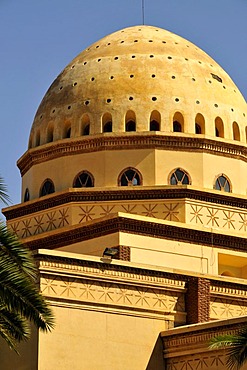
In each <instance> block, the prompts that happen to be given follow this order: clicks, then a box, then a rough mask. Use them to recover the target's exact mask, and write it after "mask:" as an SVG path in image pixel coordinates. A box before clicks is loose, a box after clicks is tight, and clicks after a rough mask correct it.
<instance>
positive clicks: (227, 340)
mask: <svg viewBox="0 0 247 370" xmlns="http://www.w3.org/2000/svg"><path fill="white" fill-rule="evenodd" d="M222 347H227V362H226V365H227V368H228V369H229V370H233V369H236V370H239V369H240V368H241V367H242V366H243V365H244V364H245V362H246V360H247V327H244V328H243V329H242V330H240V331H239V333H238V334H236V335H230V334H226V335H218V336H217V337H214V338H212V339H211V341H210V349H219V348H222Z"/></svg>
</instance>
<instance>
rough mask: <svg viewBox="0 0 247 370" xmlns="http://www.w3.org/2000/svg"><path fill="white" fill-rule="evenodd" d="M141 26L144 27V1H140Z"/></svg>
mask: <svg viewBox="0 0 247 370" xmlns="http://www.w3.org/2000/svg"><path fill="white" fill-rule="evenodd" d="M142 24H143V25H144V0H142Z"/></svg>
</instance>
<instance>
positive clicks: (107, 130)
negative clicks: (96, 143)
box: [103, 121, 112, 132]
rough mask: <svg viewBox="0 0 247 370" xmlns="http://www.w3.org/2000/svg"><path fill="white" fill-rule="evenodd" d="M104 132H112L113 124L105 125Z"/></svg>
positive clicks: (107, 123) (109, 122)
mask: <svg viewBox="0 0 247 370" xmlns="http://www.w3.org/2000/svg"><path fill="white" fill-rule="evenodd" d="M103 132H112V122H111V121H108V122H106V123H105V124H104V127H103Z"/></svg>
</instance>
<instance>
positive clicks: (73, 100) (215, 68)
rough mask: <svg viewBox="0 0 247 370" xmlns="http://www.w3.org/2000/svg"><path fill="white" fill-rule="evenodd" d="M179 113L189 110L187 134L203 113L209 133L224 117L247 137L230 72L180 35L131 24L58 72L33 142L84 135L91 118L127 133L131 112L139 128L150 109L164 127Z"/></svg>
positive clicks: (95, 128)
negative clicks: (219, 119)
mask: <svg viewBox="0 0 247 370" xmlns="http://www.w3.org/2000/svg"><path fill="white" fill-rule="evenodd" d="M176 112H180V114H182V115H183V119H184V133H185V134H186V133H189V134H193V133H195V117H196V115H197V114H200V115H202V116H203V118H204V120H205V127H206V128H205V132H204V133H205V134H208V135H211V136H213V135H215V126H214V122H215V119H216V117H220V118H221V120H222V121H223V123H224V125H225V134H224V137H225V138H227V139H232V125H233V122H237V124H238V125H239V126H240V141H243V142H245V127H246V126H247V112H246V102H245V100H244V98H243V96H242V95H241V93H240V92H239V90H238V88H237V87H236V85H235V84H234V83H233V81H232V80H231V78H230V77H229V76H228V74H227V73H226V72H225V71H224V70H223V69H222V68H221V67H220V66H219V65H218V64H217V63H216V62H215V61H214V60H213V59H212V58H211V57H209V56H208V55H207V54H206V53H205V52H203V51H202V50H201V49H199V48H198V47H196V46H195V45H194V44H192V43H191V42H189V41H187V40H185V39H183V38H182V37H180V36H177V35H175V34H173V33H171V32H169V31H165V30H163V29H160V28H156V27H151V26H135V27H130V28H126V29H124V30H120V31H117V32H115V33H113V34H111V35H108V36H106V37H104V38H103V39H101V40H100V41H98V42H96V43H95V44H93V45H91V46H90V47H89V48H88V49H86V50H84V51H83V52H82V53H80V54H79V55H78V56H77V57H76V58H75V59H74V60H73V61H72V62H71V63H70V64H69V65H68V66H67V67H66V68H65V69H64V70H63V71H62V72H61V74H60V75H59V76H58V77H57V78H56V79H55V81H54V82H53V83H52V85H51V87H50V88H49V90H48V91H47V93H46V94H45V96H44V98H43V100H42V102H41V104H40V106H39V108H38V111H37V113H36V116H35V119H34V123H33V126H32V130H31V136H30V147H36V146H39V145H42V144H46V143H47V142H48V141H56V140H60V139H63V138H66V130H68V129H69V130H70V133H69V137H72V138H73V137H79V136H81V135H82V130H83V125H84V126H85V124H87V123H90V131H89V132H90V135H91V134H99V133H102V131H103V129H102V127H103V126H102V125H103V121H104V120H105V121H107V120H108V121H109V120H110V121H112V131H113V132H124V131H125V122H126V117H127V119H128V118H129V119H132V120H135V121H136V131H137V132H140V131H149V122H150V117H151V116H152V117H153V118H155V119H157V120H160V122H161V126H160V131H163V132H172V121H173V117H174V115H175V114H176ZM157 117H158V118H157ZM49 127H52V131H53V133H52V140H47V135H48V131H49ZM67 137H68V136H67Z"/></svg>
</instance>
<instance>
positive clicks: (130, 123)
mask: <svg viewBox="0 0 247 370" xmlns="http://www.w3.org/2000/svg"><path fill="white" fill-rule="evenodd" d="M125 131H127V132H130V131H136V115H135V112H133V111H132V110H129V111H128V112H127V113H126V116H125Z"/></svg>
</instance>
